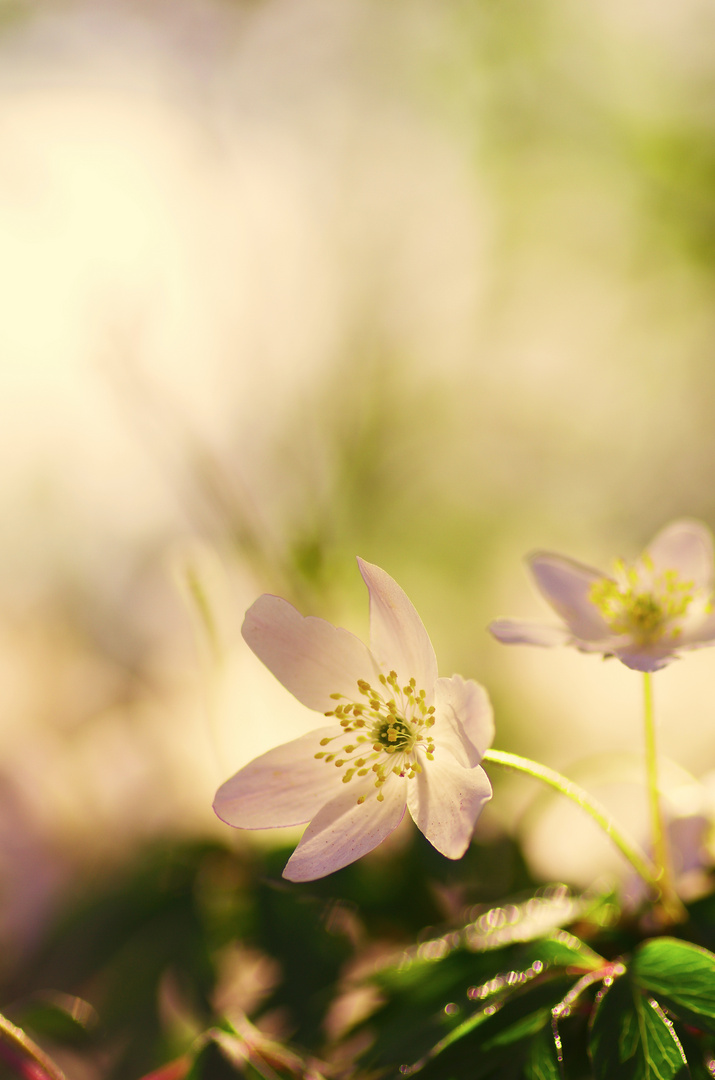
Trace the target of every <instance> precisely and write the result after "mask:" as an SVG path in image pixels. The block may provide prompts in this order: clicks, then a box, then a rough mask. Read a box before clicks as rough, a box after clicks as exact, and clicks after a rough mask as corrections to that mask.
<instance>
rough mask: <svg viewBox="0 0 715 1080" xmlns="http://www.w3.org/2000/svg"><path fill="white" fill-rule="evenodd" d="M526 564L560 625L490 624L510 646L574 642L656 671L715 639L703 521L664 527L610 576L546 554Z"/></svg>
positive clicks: (639, 668)
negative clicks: (629, 564) (636, 555)
mask: <svg viewBox="0 0 715 1080" xmlns="http://www.w3.org/2000/svg"><path fill="white" fill-rule="evenodd" d="M528 562H529V566H530V568H531V572H532V574H533V575H534V578H535V580H536V584H537V586H538V588H539V591H540V592H541V594H542V595H543V596H544V597H545V599H546V600H547V601H548V602H549V604H551V607H552V608H553V609H554V611H555V612H556V614H557V615H559V616H560V618H561V620H562V624H561V625H560V626H554V625H546V624H542V623H535V622H527V621H520V620H516V619H497V620H496V621H495V622H493V623H491V624H490V626H489V629H490V631H491V632H492V634H493V635H494V637H495V638H497V640H498V641H501V642H503V643H504V644H506V645H542V646H551V645H572V646H574V647H575V648H576V649H579V650H580V651H581V652H592V653H602V654H603V655H604V656H615V657H617V658H618V659H619V660H620V661H621V662H622V663H624V664H625V665H626V667H629V668H633V669H634V670H635V671H645V672H651V671H658V669H659V668H663V667H665V666H666V664H669V663H670V661H671V660H674V659H676V658H677V657H678V656H679V654H680V653H681V652H682V651H683V650H686V649H699V648H703V647H704V646H706V645H712V644H715V614H713V611H712V600H711V597H712V590H713V575H714V567H713V539H712V535H711V533H710V531H709V529H707V528H706V527H705V525H703V524H702V523H701V522H699V521H690V520H681V521H674V522H672V523H671V524H670V525H667V526H666V527H665V528H664V529H662V530H661V532H659V533H658V534H657V536H656V537H655V538H654V539H653V540H652V542H651V543H650V544H649V545H648V547H647V548H646V550H645V551H644V552H643V554H642V555H641V556H640V557H639V558H638V559H637V560H636V562H635V563H633V564H632V565H631V566H627V565H626V564H625V563H624V562H623V561H622V560H620V559H619V560H617V561H616V563H615V567H614V571H613V574H612V575H608V574H604V573H603V572H602V571H601V570H594V569H593V567H591V566H585V565H584V564H583V563H579V562H576V561H575V560H573V559H569V558H566V557H565V556H564V555H555V554H553V553H552V552H548V551H537V552H535V553H534V554H533V555H531V556H530V557H529V560H528Z"/></svg>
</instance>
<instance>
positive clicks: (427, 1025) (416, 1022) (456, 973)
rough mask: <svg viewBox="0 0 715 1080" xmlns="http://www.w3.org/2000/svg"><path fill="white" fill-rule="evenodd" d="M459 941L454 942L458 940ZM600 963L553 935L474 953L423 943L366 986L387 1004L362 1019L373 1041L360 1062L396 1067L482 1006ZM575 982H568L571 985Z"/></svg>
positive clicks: (565, 937)
mask: <svg viewBox="0 0 715 1080" xmlns="http://www.w3.org/2000/svg"><path fill="white" fill-rule="evenodd" d="M458 940H461V939H458ZM603 963H604V960H603V959H602V958H601V957H600V956H598V955H597V954H596V953H595V952H593V950H591V949H589V948H588V946H587V945H584V943H583V942H582V941H580V940H579V939H578V938H576V937H574V936H573V935H572V934H567V933H565V932H564V931H558V932H556V933H555V934H552V935H549V936H548V937H546V938H542V939H540V940H537V941H530V942H524V943H519V944H515V943H512V944H510V945H505V946H502V947H501V948H500V949H488V950H486V951H484V952H474V951H472V950H470V949H468V948H465V947H464V945H462V944H457V945H456V946H455V945H453V944H451V941H450V938H449V936H447V937H445V938H440V939H435V940H434V941H430V942H426V943H425V944H424V945H423V946H421V947H420V948H419V949H417V950H415V951H414V952H413V953H412V954H410V955H407V956H403V957H402V960H401V963H400V964H399V965H393V966H390V967H386V968H383V969H382V971H380V972H377V973H376V974H375V975H374V976H373V977H372V978H371V980H370V981H371V982H373V983H374V984H377V986H378V987H379V989H380V991H381V993H382V995H383V996H384V998H385V999H386V1000H385V1002H384V1004H383V1005H382V1006H381V1007H380V1009H379V1010H378V1011H377V1012H376V1013H374V1014H373V1015H372V1016H371V1017H370V1018H369V1020H368V1022H367V1026H369V1028H370V1029H371V1031H372V1033H373V1036H374V1039H373V1042H372V1044H371V1046H370V1049H369V1051H367V1053H366V1054H365V1058H364V1060H365V1062H366V1063H369V1064H370V1065H394V1064H401V1063H403V1062H404V1061H405V1060H410V1059H411V1060H415V1058H418V1057H421V1056H422V1055H425V1054H428V1053H429V1052H430V1051H431V1050H432V1048H433V1047H434V1046H436V1045H437V1044H438V1043H441V1042H442V1041H443V1040H444V1039H445V1037H447V1036H448V1035H449V1033H450V1032H451V1031H452V1030H453V1029H456V1028H457V1027H459V1026H460V1025H461V1024H462V1023H464V1022H465V1018H466V1019H467V1023H472V1020H471V1019H469V1018H470V1017H472V1016H474V1015H475V1014H479V1013H481V1012H482V1011H483V1006H484V1005H487V1004H488V1003H489V1002H497V1003H498V1004H499V1005H501V1004H502V1003H503V1001H504V999H505V998H506V997H509V996H510V995H511V994H512V993H513V992H514V991H515V990H516V989H517V988H519V987H523V986H525V985H527V984H528V983H529V982H531V981H532V980H534V979H535V978H537V977H542V976H543V975H544V973H546V972H547V971H550V972H556V971H558V970H563V969H565V968H569V970H570V971H571V970H574V971H575V972H576V973H578V972H579V971H590V970H594V969H595V968H597V967H600V966H601V965H602V964H603ZM575 978H576V976H575V977H574V980H573V981H575Z"/></svg>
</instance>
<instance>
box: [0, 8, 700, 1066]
mask: <svg viewBox="0 0 715 1080" xmlns="http://www.w3.org/2000/svg"><path fill="white" fill-rule="evenodd" d="M714 23H715V14H714V13H713V10H712V7H711V5H710V4H707V3H705V2H703V0H684V2H682V3H680V4H677V5H672V4H667V3H659V2H653V3H645V2H641V0H626V2H625V3H623V2H622V0H620V2H618V3H616V2H611V0H601V2H600V3H598V4H596V3H589V2H581V3H578V4H575V5H573V4H572V5H564V4H561V3H558V2H556V0H531V2H530V3H529V4H528V5H523V4H518V3H515V2H512V0H506V2H504V0H502V2H500V3H493V2H491V0H470V2H464V0H394V2H392V3H390V4H385V3H381V2H376V0H339V2H336V0H299V2H297V3H296V2H295V0H244V2H240V0H235V2H231V0H171V2H169V0H143V2H140V0H135V2H132V0H85V2H79V0H74V2H73V0H64V2H63V0H46V2H42V0H34V2H23V0H2V2H1V3H0V312H1V317H0V448H1V452H2V469H1V470H0V512H1V514H2V523H3V524H2V529H1V530H0V750H1V752H0V938H1V939H2V942H3V944H2V948H1V949H0V976H2V977H3V978H4V979H5V983H4V985H6V986H7V987H8V988H9V989H8V990H7V993H6V998H7V996H12V993H15V992H16V990H17V987H18V986H20V985H21V983H22V977H21V975H20V974H18V973H21V972H23V971H25V970H26V965H27V964H28V963H29V962H30V960H29V958H30V957H33V956H35V955H36V952H37V950H38V948H40V946H41V945H42V943H43V941H44V940H45V938H46V936H47V934H48V932H49V931H48V927H50V926H53V925H54V923H55V920H56V919H57V917H58V913H59V912H60V911H66V910H67V909H68V907H69V909H70V910H71V909H72V908H73V905H74V906H75V909H76V910H79V908H80V906H81V904H82V903H83V902H84V900H85V899H86V897H87V896H88V895H90V894H91V893H92V890H93V889H95V888H96V887H97V884H98V882H104V881H105V880H107V879H108V876H110V877H112V880H118V881H128V880H129V877H128V876H127V875H129V874H130V870H129V869H128V868H132V867H134V866H135V864H136V862H135V861H136V859H137V858H139V857H141V856H142V853H144V852H146V851H147V846H148V845H154V847H152V848H151V850H155V851H156V850H161V851H164V852H165V851H167V850H168V849H169V847H170V845H172V844H175V843H180V844H185V843H189V842H191V843H199V844H204V843H209V844H217V845H219V846H221V845H224V846H225V847H226V848H227V849H232V850H234V851H236V850H238V851H244V850H246V851H252V850H253V847H255V845H258V846H259V847H260V846H261V845H264V846H265V845H269V846H270V844H271V843H274V842H275V841H276V837H274V835H273V834H271V835H270V836H260V837H254V836H251V837H245V836H242V835H238V834H236V833H232V832H231V831H230V830H228V829H227V827H225V826H223V825H222V824H221V823H220V822H218V821H217V820H216V819H215V818H214V816H213V814H212V811H211V802H212V798H213V794H214V791H215V789H216V787H217V786H218V784H219V783H221V782H222V781H223V780H224V779H226V778H227V777H228V776H229V775H231V774H232V773H233V772H235V771H236V770H237V769H238V768H239V767H240V766H241V765H243V764H245V763H246V762H247V761H249V760H250V759H251V758H252V757H253V756H255V755H256V754H257V753H260V752H262V751H264V750H266V749H268V748H270V747H271V746H273V745H275V744H276V743H278V742H281V741H284V740H286V739H287V738H291V737H293V736H295V735H298V734H301V733H302V732H303V731H306V730H309V729H310V728H311V727H313V726H315V718H314V716H313V714H311V713H308V712H307V711H306V710H304V709H303V708H302V707H301V706H299V705H298V704H297V703H296V702H294V701H293V700H292V699H291V698H290V696H289V695H288V694H287V693H285V692H284V691H283V689H282V688H281V687H280V686H278V684H276V683H275V682H274V680H273V679H272V678H271V677H270V676H269V675H267V673H266V672H264V671H263V669H262V668H261V665H260V664H259V663H258V661H257V660H255V658H254V657H253V656H252V654H251V653H250V652H249V650H248V649H247V648H246V647H245V646H244V644H243V642H242V640H241V638H240V625H241V621H242V618H243V613H244V611H245V609H246V608H247V607H248V606H249V604H250V603H251V602H252V601H253V600H254V599H255V598H256V596H257V595H259V594H260V593H261V592H263V591H270V592H276V593H280V594H281V595H283V596H286V597H288V598H289V599H291V600H292V601H293V602H294V603H296V604H297V605H298V606H299V607H300V608H301V610H302V611H303V612H305V613H311V614H319V615H322V616H324V617H327V618H330V619H331V620H333V621H336V622H338V623H340V624H341V625H346V626H348V627H350V628H351V629H353V630H355V631H356V632H357V633H360V634H361V635H363V636H364V635H365V634H366V633H367V597H366V594H365V591H364V588H363V586H362V582H361V580H360V578H359V574H358V572H357V568H356V565H355V555H358V554H359V555H361V556H363V557H364V558H366V559H368V560H370V561H373V562H376V563H378V564H379V565H381V566H382V567H384V568H385V569H386V570H387V571H388V572H389V573H390V574H391V575H392V576H393V577H395V578H396V579H397V580H398V581H399V583H400V584H401V585H402V586H403V587H404V588H405V590H406V591H407V593H408V595H409V596H410V597H411V599H412V600H413V601H414V603H415V605H416V607H417V608H418V610H419V611H420V613H421V615H422V617H423V620H424V622H425V624H426V626H427V628H428V631H429V632H430V635H431V637H432V640H433V642H434V644H435V648H436V650H437V655H438V658H439V663H440V671H441V673H442V674H445V675H449V674H451V673H452V672H453V671H459V672H461V673H462V674H463V675H464V676H465V677H472V678H476V679H478V680H479V681H481V682H482V683H484V684H485V685H486V686H487V688H488V690H489V692H490V694H491V696H492V698H493V701H494V705H495V710H496V718H497V739H496V744H495V745H496V746H497V747H499V748H501V749H509V750H513V751H516V752H519V753H523V754H526V755H529V756H533V757H536V758H538V759H540V760H542V761H544V762H546V763H548V764H550V765H552V766H554V767H556V768H559V769H562V770H565V771H568V772H569V773H570V774H571V775H573V776H575V777H578V778H579V779H580V780H581V781H582V782H583V783H584V784H585V785H586V786H590V787H591V788H592V789H593V790H594V791H595V792H596V793H597V794H598V795H599V797H600V798H602V799H603V800H604V801H606V802H607V803H609V805H612V806H614V807H615V808H617V809H618V811H619V812H620V813H621V814H622V816H623V817H624V818H625V819H626V820H627V821H628V823H629V825H630V827H631V828H632V829H633V830H634V831H635V832H639V831H642V830H643V829H644V828H645V825H644V822H645V812H644V805H643V798H642V795H641V792H640V787H639V784H640V763H639V754H640V750H641V718H640V694H641V686H640V680H639V679H638V677H637V676H635V675H634V674H633V673H631V672H629V671H627V670H626V669H625V668H624V667H622V666H621V665H617V664H616V663H615V662H609V663H606V664H604V663H602V662H601V661H600V660H598V659H596V658H593V657H584V656H580V655H578V654H576V653H574V654H570V653H567V652H565V651H564V652H559V651H554V652H547V651H541V650H529V649H524V648H515V649H507V648H504V647H503V646H499V645H498V644H497V643H496V642H494V641H493V640H491V638H490V637H489V635H488V634H487V632H486V630H485V627H486V625H487V623H488V622H489V620H490V619H492V618H494V617H496V616H531V617H539V616H542V617H547V618H548V612H547V609H546V606H545V604H544V603H543V602H542V601H541V600H540V599H539V598H538V596H537V595H536V593H535V591H534V589H533V587H532V585H531V583H530V582H529V580H528V574H527V571H526V568H525V566H524V563H523V556H524V555H525V554H526V553H527V552H529V551H530V550H532V549H534V548H547V549H553V550H557V551H562V552H564V553H568V554H570V555H572V556H573V557H575V558H578V559H580V560H581V561H584V562H588V563H591V564H593V565H596V566H601V567H603V568H604V569H605V568H607V567H608V565H609V563H610V561H611V559H612V558H613V557H615V556H617V555H622V556H624V557H626V558H634V557H635V556H636V555H637V554H638V553H639V552H640V551H641V550H642V548H643V547H644V546H645V544H646V543H647V542H648V540H649V539H650V538H651V537H652V535H653V534H654V533H655V532H656V531H657V529H659V528H660V527H661V526H662V525H664V524H665V523H667V522H668V521H669V520H670V519H672V518H673V517H677V516H683V515H687V516H692V517H698V518H701V519H702V520H704V521H705V522H706V523H708V524H709V525H710V526H711V527H712V526H715V484H713V480H712V476H713V456H714V454H715V425H713V410H714V407H715V367H714V361H715V304H714V303H713V296H714V293H713V290H714V288H715V110H714V108H713V106H714V105H715V55H714V53H715V44H714V42H715V34H714V33H713V31H714V30H715V26H714V25H713V24H714ZM713 676H715V653H714V652H712V651H707V650H705V651H703V652H702V653H698V654H695V655H693V656H691V657H689V658H688V659H687V662H680V663H677V664H674V665H672V667H670V668H669V669H667V670H666V671H664V672H663V673H661V674H659V675H658V677H657V680H656V706H657V710H658V716H659V737H660V747H661V749H662V751H663V753H664V754H665V755H668V756H669V757H671V758H673V759H674V762H675V763H674V764H673V765H672V767H670V769H669V771H668V772H667V776H668V784H669V785H670V786H671V787H672V788H673V800H674V802H673V805H676V803H677V805H678V806H679V807H680V806H683V807H685V806H687V807H688V808H693V807H694V808H696V809H702V808H703V802H702V799H703V798H705V802H706V803H707V797H705V796H703V797H701V796H699V795H697V794H694V791H693V789H692V788H691V787H689V783H690V774H693V773H694V774H695V775H697V776H698V777H700V776H706V778H707V774H708V772H709V771H710V770H711V769H715V743H714V742H713V738H712V731H713V725H714V724H715V696H714V695H713V693H712V686H713ZM494 780H495V782H496V784H497V797H496V799H495V800H494V801H493V803H492V805H491V806H490V808H489V811H488V812H487V813H486V814H485V815H484V818H483V820H482V822H481V823H480V826H479V829H478V833H477V838H478V839H479V837H480V836H481V837H482V839H484V840H485V841H486V839H490V838H491V839H495V838H496V839H498V838H499V837H503V836H510V835H516V836H517V837H518V838H519V841H520V842H521V843H522V844H523V849H524V852H525V856H526V860H527V865H528V866H529V868H530V873H531V874H532V875H533V876H534V877H535V879H536V880H564V881H566V882H567V883H568V884H571V885H587V884H590V883H591V882H592V881H593V880H594V879H595V878H597V877H598V875H600V874H603V873H617V872H619V870H620V864H619V860H618V857H617V856H614V855H613V854H612V852H611V851H610V850H609V848H608V845H607V844H606V843H605V842H603V843H602V842H601V841H600V839H599V838H597V837H593V836H592V835H591V831H590V829H589V826H588V823H583V822H581V821H580V820H579V819H578V815H577V814H576V812H574V814H571V813H570V811H568V810H564V809H562V808H560V807H557V806H556V804H554V803H552V802H551V801H550V800H547V801H544V800H543V799H542V798H539V799H537V798H536V797H537V795H538V792H537V791H536V790H535V789H534V787H533V785H531V784H530V782H529V781H526V780H523V779H517V780H508V781H507V780H505V779H504V778H503V777H501V776H499V777H497V776H496V774H495V775H494ZM676 789H677V790H676ZM678 799H680V802H678ZM535 800H536V801H535ZM683 800H685V801H683ZM228 834H230V835H228ZM288 839H290V838H286V837H285V836H283V835H282V834H281V835H279V836H278V840H279V841H280V842H283V843H285V842H287V840H288ZM399 842H400V841H399V840H398V841H396V843H399ZM404 842H407V841H404ZM252 845H253V847H252ZM247 857H248V856H247ZM251 857H252V856H251ZM256 857H258V856H256ZM261 857H262V856H261ZM266 857H267V858H271V857H272V856H270V854H269V855H267V856H266ZM281 865H282V864H281V863H280V861H279V862H278V863H277V864H276V876H278V875H279V874H280V867H281ZM132 872H133V870H132ZM123 875H125V876H124V877H123ZM54 977H55V981H59V980H60V978H61V976H60V975H58V974H57V973H56V972H55V976H54ZM68 981H71V979H70V977H69V975H68ZM12 988H15V989H12ZM58 988H59V989H63V987H62V986H59V987H58ZM67 988H68V989H69V987H67ZM11 989H12V993H11ZM17 992H19V990H18V991H17ZM142 1067H144V1066H143V1065H142ZM146 1067H148V1065H146ZM88 1075H89V1074H88ZM124 1075H126V1076H129V1077H131V1075H132V1074H131V1073H130V1072H126V1073H125V1074H124ZM133 1075H138V1074H137V1073H134V1074H133Z"/></svg>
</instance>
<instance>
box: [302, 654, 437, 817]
mask: <svg viewBox="0 0 715 1080" xmlns="http://www.w3.org/2000/svg"><path fill="white" fill-rule="evenodd" d="M378 678H379V681H380V683H381V688H380V689H376V688H375V687H372V686H371V685H370V683H368V682H367V681H366V680H365V679H358V681H357V688H358V691H359V694H360V696H361V697H363V698H365V699H366V701H365V702H358V701H350V700H349V699H348V698H346V697H345V695H343V694H331V695H330V696H331V697H332V698H333V699H334V700H335V701H336V702H338V703H339V704H336V706H335V708H334V709H330V710H329V711H328V712H326V713H325V715H326V716H334V717H335V718H336V720H338V721H339V722H340V726H341V728H342V729H343V731H342V735H333V736H329V737H326V738H323V739H321V740H320V745H321V746H323V747H327V746H328V745H329V744H330V743H334V742H336V741H338V742H340V741H341V739H342V737H343V736H351V738H350V741H349V742H347V743H346V744H345V745H344V746H339V747H337V748H336V749H335V750H334V751H330V752H328V750H321V751H319V752H318V753H317V754H316V755H315V756H316V758H319V759H322V760H323V761H325V763H326V764H328V765H335V766H336V768H338V769H342V768H344V767H345V766H346V765H347V766H349V767H348V768H347V769H345V772H344V773H343V776H342V781H343V783H344V784H347V783H349V782H350V780H352V778H353V776H360V777H365V776H367V775H368V774H369V773H371V772H372V773H373V774H374V784H375V787H376V788H377V789H378V794H377V798H378V800H379V801H382V799H383V798H384V795H383V794H382V791H381V790H380V789H381V788H382V787H383V786H384V785H385V784H386V783H387V781H388V780H389V779H390V777H391V776H392V775H396V776H400V777H403V778H406V779H408V780H412V779H413V778H414V777H415V776H417V774H418V773H420V772H422V765H421V763H420V760H418V755H417V753H416V752H415V751H416V748H417V747H418V745H419V748H420V750H421V751H422V752H423V755H422V754H421V755H420V757H421V756H424V757H425V758H426V759H427V761H432V760H433V758H434V750H435V746H434V740H433V739H432V737H431V735H430V734H429V729H430V728H431V727H432V726H433V724H434V705H430V706H429V707H428V706H427V704H426V700H425V698H426V694H425V691H424V690H418V689H417V684H416V680H415V679H410V681H409V683H408V684H407V685H406V686H400V684H399V682H398V681H397V673H396V672H394V671H391V672H390V674H389V675H382V674H381V675H379V676H378ZM388 694H390V696H387V695H388ZM357 801H358V804H360V803H363V802H364V801H365V796H364V795H361V796H360V797H359V798H358V800H357Z"/></svg>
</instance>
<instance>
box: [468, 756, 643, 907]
mask: <svg viewBox="0 0 715 1080" xmlns="http://www.w3.org/2000/svg"><path fill="white" fill-rule="evenodd" d="M483 760H484V761H486V762H490V763H491V764H492V765H502V766H503V767H504V768H506V769H513V770H514V771H515V772H522V773H526V774H527V776H532V777H533V778H534V779H535V780H541V781H542V783H544V784H548V785H549V787H552V788H555V789H556V791H558V792H560V793H561V794H562V795H566V796H567V798H569V799H571V800H572V801H573V802H575V803H576V805H577V806H580V807H581V809H582V810H585V811H586V813H587V814H590V816H591V817H592V818H593V820H594V821H595V822H596V824H597V825H600V827H601V828H602V829H603V831H604V832H605V833H606V835H607V836H609V837H610V838H611V840H612V841H613V843H614V844H615V845H616V847H617V848H618V850H619V851H620V852H621V853H622V854H623V855H625V857H626V859H628V862H629V863H630V864H631V866H632V867H633V869H634V870H635V872H636V873H637V874H638V875H639V877H641V878H642V879H643V881H645V883H646V885H648V887H649V888H650V889H652V890H653V891H654V892H656V893H660V892H661V889H662V884H661V882H660V880H659V875H658V870H657V868H655V867H653V866H652V864H651V863H650V862H649V860H648V858H647V857H646V855H645V854H644V852H642V851H641V850H640V848H639V847H638V845H637V844H636V843H635V841H633V840H631V839H630V837H628V836H626V834H625V833H624V832H623V831H622V830H621V829H619V828H618V827H617V826H616V825H615V823H614V821H613V819H612V818H611V817H610V815H609V813H608V811H607V810H606V809H605V807H603V806H601V804H600V803H599V802H597V801H596V800H595V799H594V798H593V797H592V796H591V795H589V794H588V793H587V792H586V791H584V790H583V788H581V787H579V786H578V784H574V782H573V781H572V780H567V779H566V777H565V776H562V775H561V773H557V772H556V771H555V770H554V769H549V768H548V766H546V765H540V764H539V763H538V762H537V761H531V760H530V759H529V758H524V757H519V756H518V755H517V754H509V753H507V752H506V751H505V750H487V752H486V754H485V755H484V758H483Z"/></svg>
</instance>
